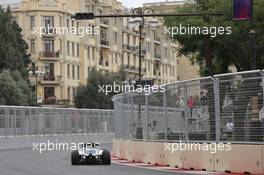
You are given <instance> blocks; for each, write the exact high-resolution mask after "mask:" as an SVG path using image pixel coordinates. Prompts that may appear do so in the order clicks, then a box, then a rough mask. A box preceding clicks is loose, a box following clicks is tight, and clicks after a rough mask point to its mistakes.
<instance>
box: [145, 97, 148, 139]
mask: <svg viewBox="0 0 264 175" xmlns="http://www.w3.org/2000/svg"><path fill="white" fill-rule="evenodd" d="M148 97H149V96H148V95H145V109H146V111H145V116H146V117H147V140H149V104H148Z"/></svg>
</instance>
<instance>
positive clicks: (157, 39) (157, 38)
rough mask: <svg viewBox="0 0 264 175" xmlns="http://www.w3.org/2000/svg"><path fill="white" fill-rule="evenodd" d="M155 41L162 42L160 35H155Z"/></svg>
mask: <svg viewBox="0 0 264 175" xmlns="http://www.w3.org/2000/svg"><path fill="white" fill-rule="evenodd" d="M154 41H155V43H157V44H160V42H161V38H160V37H158V36H155V37H154Z"/></svg>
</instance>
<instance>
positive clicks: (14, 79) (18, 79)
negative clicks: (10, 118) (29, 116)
mask: <svg viewBox="0 0 264 175" xmlns="http://www.w3.org/2000/svg"><path fill="white" fill-rule="evenodd" d="M0 87H1V88H0V105H17V106H21V105H24V106H26V105H30V102H31V91H30V88H29V86H28V83H27V82H26V81H25V80H24V78H23V77H22V76H21V73H20V72H18V71H13V72H11V71H10V70H3V71H2V73H0Z"/></svg>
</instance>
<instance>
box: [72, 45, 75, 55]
mask: <svg viewBox="0 0 264 175" xmlns="http://www.w3.org/2000/svg"><path fill="white" fill-rule="evenodd" d="M72 56H73V57H75V44H74V43H72Z"/></svg>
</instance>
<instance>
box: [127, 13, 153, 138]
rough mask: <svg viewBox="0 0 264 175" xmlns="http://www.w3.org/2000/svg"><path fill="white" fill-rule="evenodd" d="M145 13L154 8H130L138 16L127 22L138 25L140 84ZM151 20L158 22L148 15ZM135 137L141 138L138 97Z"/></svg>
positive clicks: (133, 14)
mask: <svg viewBox="0 0 264 175" xmlns="http://www.w3.org/2000/svg"><path fill="white" fill-rule="evenodd" d="M146 14H148V15H149V14H150V15H151V14H153V15H154V14H155V11H154V9H152V8H134V9H133V10H132V16H139V17H135V18H132V19H130V20H129V21H128V22H129V23H130V24H132V25H138V28H139V50H138V55H139V64H138V66H139V68H138V82H139V83H140V84H142V83H141V80H142V57H143V56H142V44H143V37H142V32H143V30H144V26H145V22H146V21H145V17H144V15H146ZM150 18H151V20H149V21H148V23H150V24H151V25H152V26H154V25H156V24H157V23H158V20H157V19H154V18H153V17H150ZM136 127H137V128H136V139H143V129H142V128H143V127H142V115H141V105H140V99H139V100H138V121H137V126H136Z"/></svg>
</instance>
